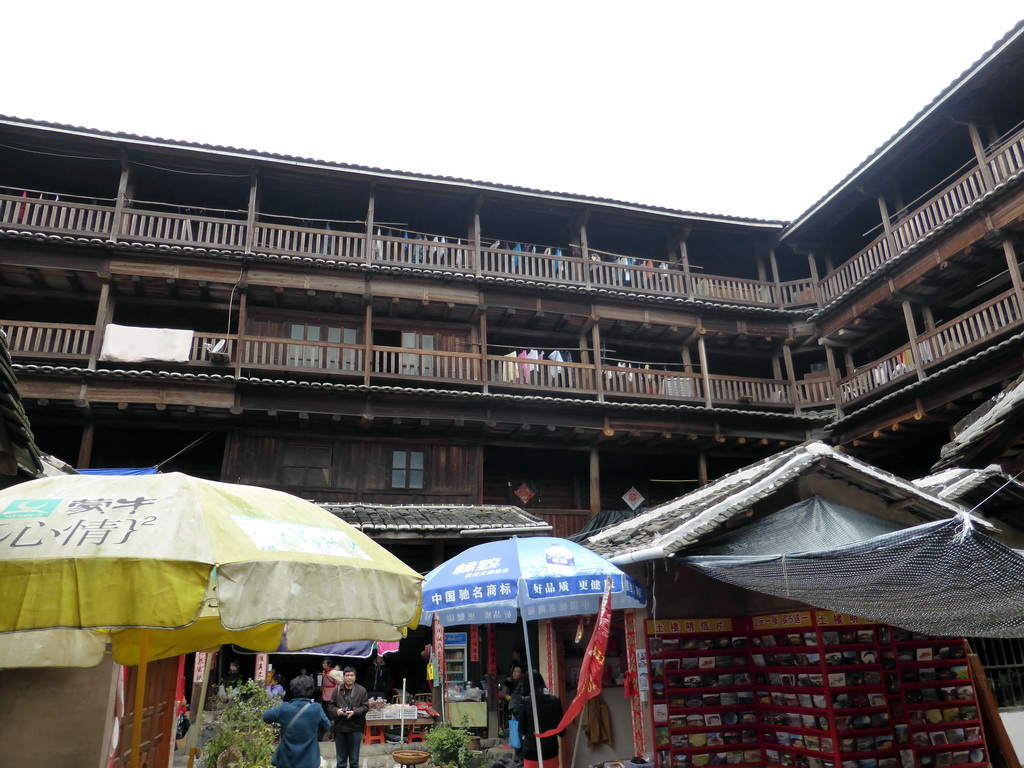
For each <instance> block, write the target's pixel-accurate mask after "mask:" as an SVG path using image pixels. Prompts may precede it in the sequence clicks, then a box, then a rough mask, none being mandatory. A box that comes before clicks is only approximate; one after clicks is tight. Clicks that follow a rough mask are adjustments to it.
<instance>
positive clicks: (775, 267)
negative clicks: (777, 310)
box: [768, 248, 786, 307]
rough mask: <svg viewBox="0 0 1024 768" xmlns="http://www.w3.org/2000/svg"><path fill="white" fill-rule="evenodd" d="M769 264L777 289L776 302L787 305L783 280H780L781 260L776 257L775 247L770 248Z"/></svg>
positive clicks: (775, 289)
mask: <svg viewBox="0 0 1024 768" xmlns="http://www.w3.org/2000/svg"><path fill="white" fill-rule="evenodd" d="M768 265H769V266H770V267H771V269H772V285H773V286H774V289H773V290H774V291H775V303H776V304H777V305H778V306H780V307H784V306H786V297H785V296H783V295H782V281H781V280H779V262H778V260H777V259H776V258H775V249H774V248H769V249H768Z"/></svg>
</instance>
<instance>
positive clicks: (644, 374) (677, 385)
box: [0, 320, 816, 407]
mask: <svg viewBox="0 0 1024 768" xmlns="http://www.w3.org/2000/svg"><path fill="white" fill-rule="evenodd" d="M0 329H2V330H3V331H4V332H5V333H6V334H7V337H8V346H9V347H10V350H11V354H12V356H13V357H14V358H15V360H18V361H22V360H29V361H43V362H50V363H53V364H62V363H63V364H81V363H82V362H83V361H88V359H89V355H90V352H91V350H92V346H93V342H94V339H95V329H94V328H93V327H92V326H85V325H68V324H60V323H44V322H34V321H32V322H25V321H7V320H5V321H0ZM366 355H367V349H366V347H365V346H363V345H362V344H345V343H339V342H327V341H304V340H296V339H281V338H276V337H266V336H246V335H241V336H239V335H235V334H222V333H206V332H196V333H195V335H194V336H193V339H192V354H191V362H189V363H186V364H185V365H186V366H192V365H197V364H198V365H204V366H205V365H215V366H221V367H223V366H231V367H232V368H235V367H237V368H239V369H240V370H241V372H242V373H243V374H244V375H260V374H266V373H270V374H273V375H281V374H287V375H288V377H289V378H293V379H301V378H303V377H306V378H309V379H315V380H319V381H323V380H325V379H339V380H342V381H352V380H363V379H364V378H366V376H367V371H366V368H365V361H366V360H367V357H366ZM369 362H370V370H369V373H368V375H369V379H370V380H371V381H378V382H388V383H392V384H394V383H398V384H402V383H407V384H410V385H412V384H416V385H421V384H423V383H424V382H427V383H428V384H445V385H455V386H459V387H465V388H468V389H477V388H479V389H490V390H495V391H497V390H508V391H513V392H515V391H518V392H529V393H538V392H546V393H549V394H559V395H563V396H567V397H586V398H597V397H607V398H613V399H618V398H628V399H630V400H641V401H651V402H657V401H670V402H695V403H704V402H705V399H706V393H705V389H704V380H703V379H702V378H701V376H700V374H696V373H686V372H682V371H664V370H656V369H652V368H644V367H640V366H629V367H624V366H621V365H602V366H601V368H600V376H601V379H600V382H598V379H597V375H598V372H597V368H596V367H595V366H594V365H593V364H592V363H578V362H562V361H555V360H547V359H539V360H534V359H529V358H520V357H509V356H502V355H481V354H479V353H473V352H446V351H441V350H423V349H410V348H406V347H387V346H380V345H374V346H371V347H370V348H369ZM145 365H146V366H147V367H153V366H156V367H157V368H159V367H160V366H161V365H162V364H160V363H154V362H147V363H145ZM167 365H168V366H170V367H174V368H176V369H177V368H179V366H180V364H177V363H168V364H167ZM709 378H710V381H711V400H712V403H713V404H716V405H750V404H753V405H760V406H771V407H778V406H783V407H791V405H792V390H791V387H790V386H789V383H788V382H785V381H775V380H765V379H754V378H744V377H737V376H719V375H713V376H710V377H709ZM812 404H816V403H812V402H807V403H804V405H812Z"/></svg>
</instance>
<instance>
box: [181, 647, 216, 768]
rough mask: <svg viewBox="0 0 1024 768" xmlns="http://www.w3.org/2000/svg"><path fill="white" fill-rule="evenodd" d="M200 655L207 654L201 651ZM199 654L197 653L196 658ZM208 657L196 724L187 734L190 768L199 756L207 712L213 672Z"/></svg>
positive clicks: (186, 743) (208, 656)
mask: <svg viewBox="0 0 1024 768" xmlns="http://www.w3.org/2000/svg"><path fill="white" fill-rule="evenodd" d="M199 653H205V652H204V651H200V652H199ZM198 655H199V654H198V653H197V654H196V656H198ZM205 655H206V671H205V672H204V674H203V682H202V684H201V685H200V686H199V706H198V708H197V709H196V713H195V716H194V717H193V720H194V722H193V723H192V727H191V728H190V729H189V732H188V733H187V734H185V749H186V750H187V752H188V768H192V766H193V765H194V764H195V760H196V755H197V754H199V750H198V749H197V747H198V746H199V735H200V734H201V733H202V730H203V713H204V712H205V711H206V692H207V690H208V689H209V686H210V673H211V672H212V671H213V670H212V667H213V665H212V664H211V663H210V655H209V654H208V653H206V654H205Z"/></svg>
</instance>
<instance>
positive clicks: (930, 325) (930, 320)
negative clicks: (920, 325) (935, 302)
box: [921, 304, 935, 331]
mask: <svg viewBox="0 0 1024 768" xmlns="http://www.w3.org/2000/svg"><path fill="white" fill-rule="evenodd" d="M921 319H923V320H924V329H925V330H926V331H934V330H935V315H933V314H932V308H931V307H929V306H928V305H927V304H922V305H921Z"/></svg>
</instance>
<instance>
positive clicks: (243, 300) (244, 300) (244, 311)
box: [228, 288, 249, 378]
mask: <svg viewBox="0 0 1024 768" xmlns="http://www.w3.org/2000/svg"><path fill="white" fill-rule="evenodd" d="M239 290H240V292H239V296H238V327H237V328H236V329H235V336H236V338H237V341H236V342H235V376H236V377H239V378H240V377H241V376H242V362H243V360H247V359H248V355H247V354H246V348H245V335H246V325H247V324H248V322H249V294H248V292H247V291H246V290H245V288H241V289H239ZM230 334H231V316H230V315H228V335H230Z"/></svg>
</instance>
